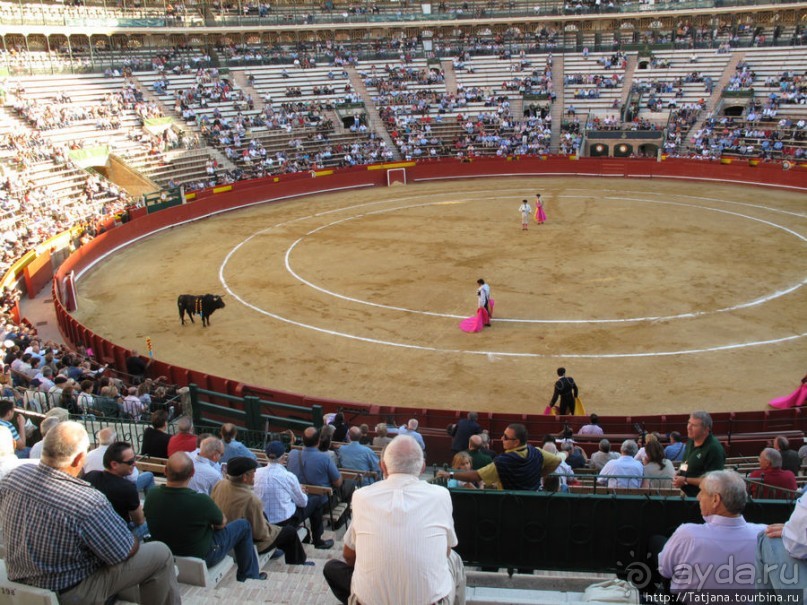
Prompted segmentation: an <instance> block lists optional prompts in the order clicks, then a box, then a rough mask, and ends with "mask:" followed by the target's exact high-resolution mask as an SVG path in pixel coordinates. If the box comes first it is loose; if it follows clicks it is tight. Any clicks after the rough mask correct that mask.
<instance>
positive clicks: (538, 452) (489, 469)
mask: <svg viewBox="0 0 807 605" xmlns="http://www.w3.org/2000/svg"><path fill="white" fill-rule="evenodd" d="M502 445H503V446H504V454H500V455H498V456H496V457H495V458H494V459H493V462H491V463H490V464H488V465H487V466H483V467H482V468H480V469H479V470H471V471H463V472H459V473H455V472H450V473H449V472H446V471H439V472H438V473H437V476H438V477H448V478H451V479H457V480H458V481H472V482H477V481H484V482H485V483H486V484H487V485H496V486H498V487H499V489H516V490H528V491H537V490H538V489H539V488H540V486H541V479H542V478H543V477H546V476H547V475H550V474H551V473H554V472H555V470H556V469H557V468H558V466H560V463H561V462H562V461H563V459H562V458H561V457H560V456H558V455H556V454H551V453H549V452H547V451H544V450H542V449H540V448H537V447H533V446H532V445H530V444H528V443H527V427H525V426H524V425H523V424H510V425H508V426H507V428H506V429H504V434H503V435H502Z"/></svg>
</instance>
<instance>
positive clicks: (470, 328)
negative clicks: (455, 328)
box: [460, 307, 490, 332]
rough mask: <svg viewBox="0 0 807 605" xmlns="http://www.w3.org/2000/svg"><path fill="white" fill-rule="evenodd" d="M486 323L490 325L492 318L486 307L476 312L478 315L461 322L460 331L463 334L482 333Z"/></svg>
mask: <svg viewBox="0 0 807 605" xmlns="http://www.w3.org/2000/svg"><path fill="white" fill-rule="evenodd" d="M486 323H490V316H489V315H488V312H487V311H486V310H485V308H484V307H479V308H478V309H477V310H476V315H473V316H471V317H468V318H467V319H463V320H462V321H461V322H460V330H462V331H463V332H481V331H482V330H483V329H484V327H485V324H486Z"/></svg>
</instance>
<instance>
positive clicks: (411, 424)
mask: <svg viewBox="0 0 807 605" xmlns="http://www.w3.org/2000/svg"><path fill="white" fill-rule="evenodd" d="M406 428H408V429H409V430H410V431H416V430H418V421H417V420H415V419H414V418H410V419H409V422H407V423H406Z"/></svg>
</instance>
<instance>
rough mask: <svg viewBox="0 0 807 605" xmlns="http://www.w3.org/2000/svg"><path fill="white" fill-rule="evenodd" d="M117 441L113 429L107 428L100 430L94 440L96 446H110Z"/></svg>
mask: <svg viewBox="0 0 807 605" xmlns="http://www.w3.org/2000/svg"><path fill="white" fill-rule="evenodd" d="M117 439H118V435H117V433H115V429H113V428H110V427H108V426H106V427H104V428H102V429H101V430H100V431H98V432H97V433H96V434H95V440H96V442H97V443H98V445H112V444H113V443H115V441H117Z"/></svg>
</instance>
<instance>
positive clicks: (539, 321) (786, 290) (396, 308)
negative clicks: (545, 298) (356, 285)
mask: <svg viewBox="0 0 807 605" xmlns="http://www.w3.org/2000/svg"><path fill="white" fill-rule="evenodd" d="M565 197H574V196H565ZM484 199H500V198H490V197H485V198H484ZM504 199H506V198H504ZM603 199H606V200H618V201H625V200H626V201H634V202H642V203H649V204H660V205H670V206H682V207H687V208H696V209H699V210H707V211H712V212H717V213H721V214H728V215H731V216H736V217H739V218H745V219H748V220H751V221H755V222H759V223H762V224H764V225H767V226H769V227H773V228H775V229H780V230H782V231H784V232H786V233H788V234H790V235H793V236H794V237H796V238H798V239H800V240H801V241H803V242H805V241H807V237H804V236H802V235H800V234H799V233H796V232H795V231H793V230H792V229H789V228H788V227H785V226H783V225H779V224H777V223H773V222H771V221H768V220H765V219H760V218H756V217H752V216H748V215H746V214H741V213H739V212H734V211H731V210H723V209H720V208H709V207H703V206H697V205H694V204H686V203H683V202H671V201H663V200H647V199H639V198H622V197H619V198H617V197H605V198H603ZM387 201H388V202H389V201H390V200H387ZM465 201H468V200H465ZM444 202H445V200H441V201H439V202H429V203H423V204H414V205H409V206H397V207H395V208H384V209H381V210H374V211H371V212H366V213H362V214H357V215H354V216H351V217H345V218H341V219H339V220H336V221H333V222H331V223H328V224H326V225H321V226H319V227H317V228H315V229H312V230H311V231H309V232H308V233H306V234H305V235H304V236H302V237H300V238H298V239H297V240H295V241H294V242H293V243H292V244H291V246H289V248H287V249H286V253H285V255H284V263H285V266H286V271H288V272H289V273H290V274H291V275H292V276H293V277H294V278H295V279H297V280H298V281H299V282H301V283H303V284H305V285H306V286H308V287H309V288H312V289H314V290H316V291H318V292H320V293H322V294H325V295H327V296H332V297H334V298H337V299H339V300H343V301H345V302H351V303H356V304H361V305H366V306H369V307H374V308H377V309H387V310H390V311H400V312H402V313H412V314H416V315H425V316H430V317H445V318H449V319H463V318H464V316H463V315H454V314H450V313H437V312H434V311H423V310H417V309H409V308H406V307H399V306H395V305H386V304H382V303H374V302H371V301H367V300H362V299H359V298H353V297H350V296H345V295H343V294H339V293H337V292H334V291H332V290H328V289H326V288H323V287H321V286H318V285H316V284H314V283H313V282H311V281H309V280H307V279H305V278H304V277H302V276H301V275H300V274H298V273H297V272H296V271H295V270H294V269H293V267H292V266H291V254H292V252H293V251H294V249H295V248H296V247H297V245H298V244H300V243H301V242H302V241H303V240H304V239H305V238H306V237H307V236H309V235H312V234H314V233H318V232H320V231H322V230H324V229H328V228H330V227H332V226H334V225H339V224H342V223H345V222H347V221H351V220H355V219H359V218H363V217H365V216H369V215H374V214H384V213H389V212H394V211H397V210H408V209H410V208H420V207H425V206H430V205H434V204H438V203H444ZM806 284H807V278H805V279H804V280H802V281H801V282H799V283H796V284H793V285H791V286H789V287H787V288H784V289H781V290H777V291H775V292H773V293H771V294H768V295H765V296H761V297H759V298H756V299H754V300H751V301H747V302H744V303H740V304H737V305H732V306H729V307H723V308H720V309H713V310H711V311H692V312H689V313H678V314H675V315H659V316H648V317H624V318H606V319H524V318H498V317H497V318H495V319H494V321H495V322H509V323H521V324H584V325H585V324H625V323H640V322H653V321H671V320H678V319H693V318H696V317H704V316H706V315H713V314H717V313H728V312H732V311H738V310H741V309H747V308H750V307H754V306H757V305H761V304H764V303H766V302H770V301H772V300H775V299H777V298H780V297H782V296H785V295H787V294H790V293H791V292H794V291H796V290H798V289H799V288H801V287H803V286H804V285H806Z"/></svg>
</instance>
